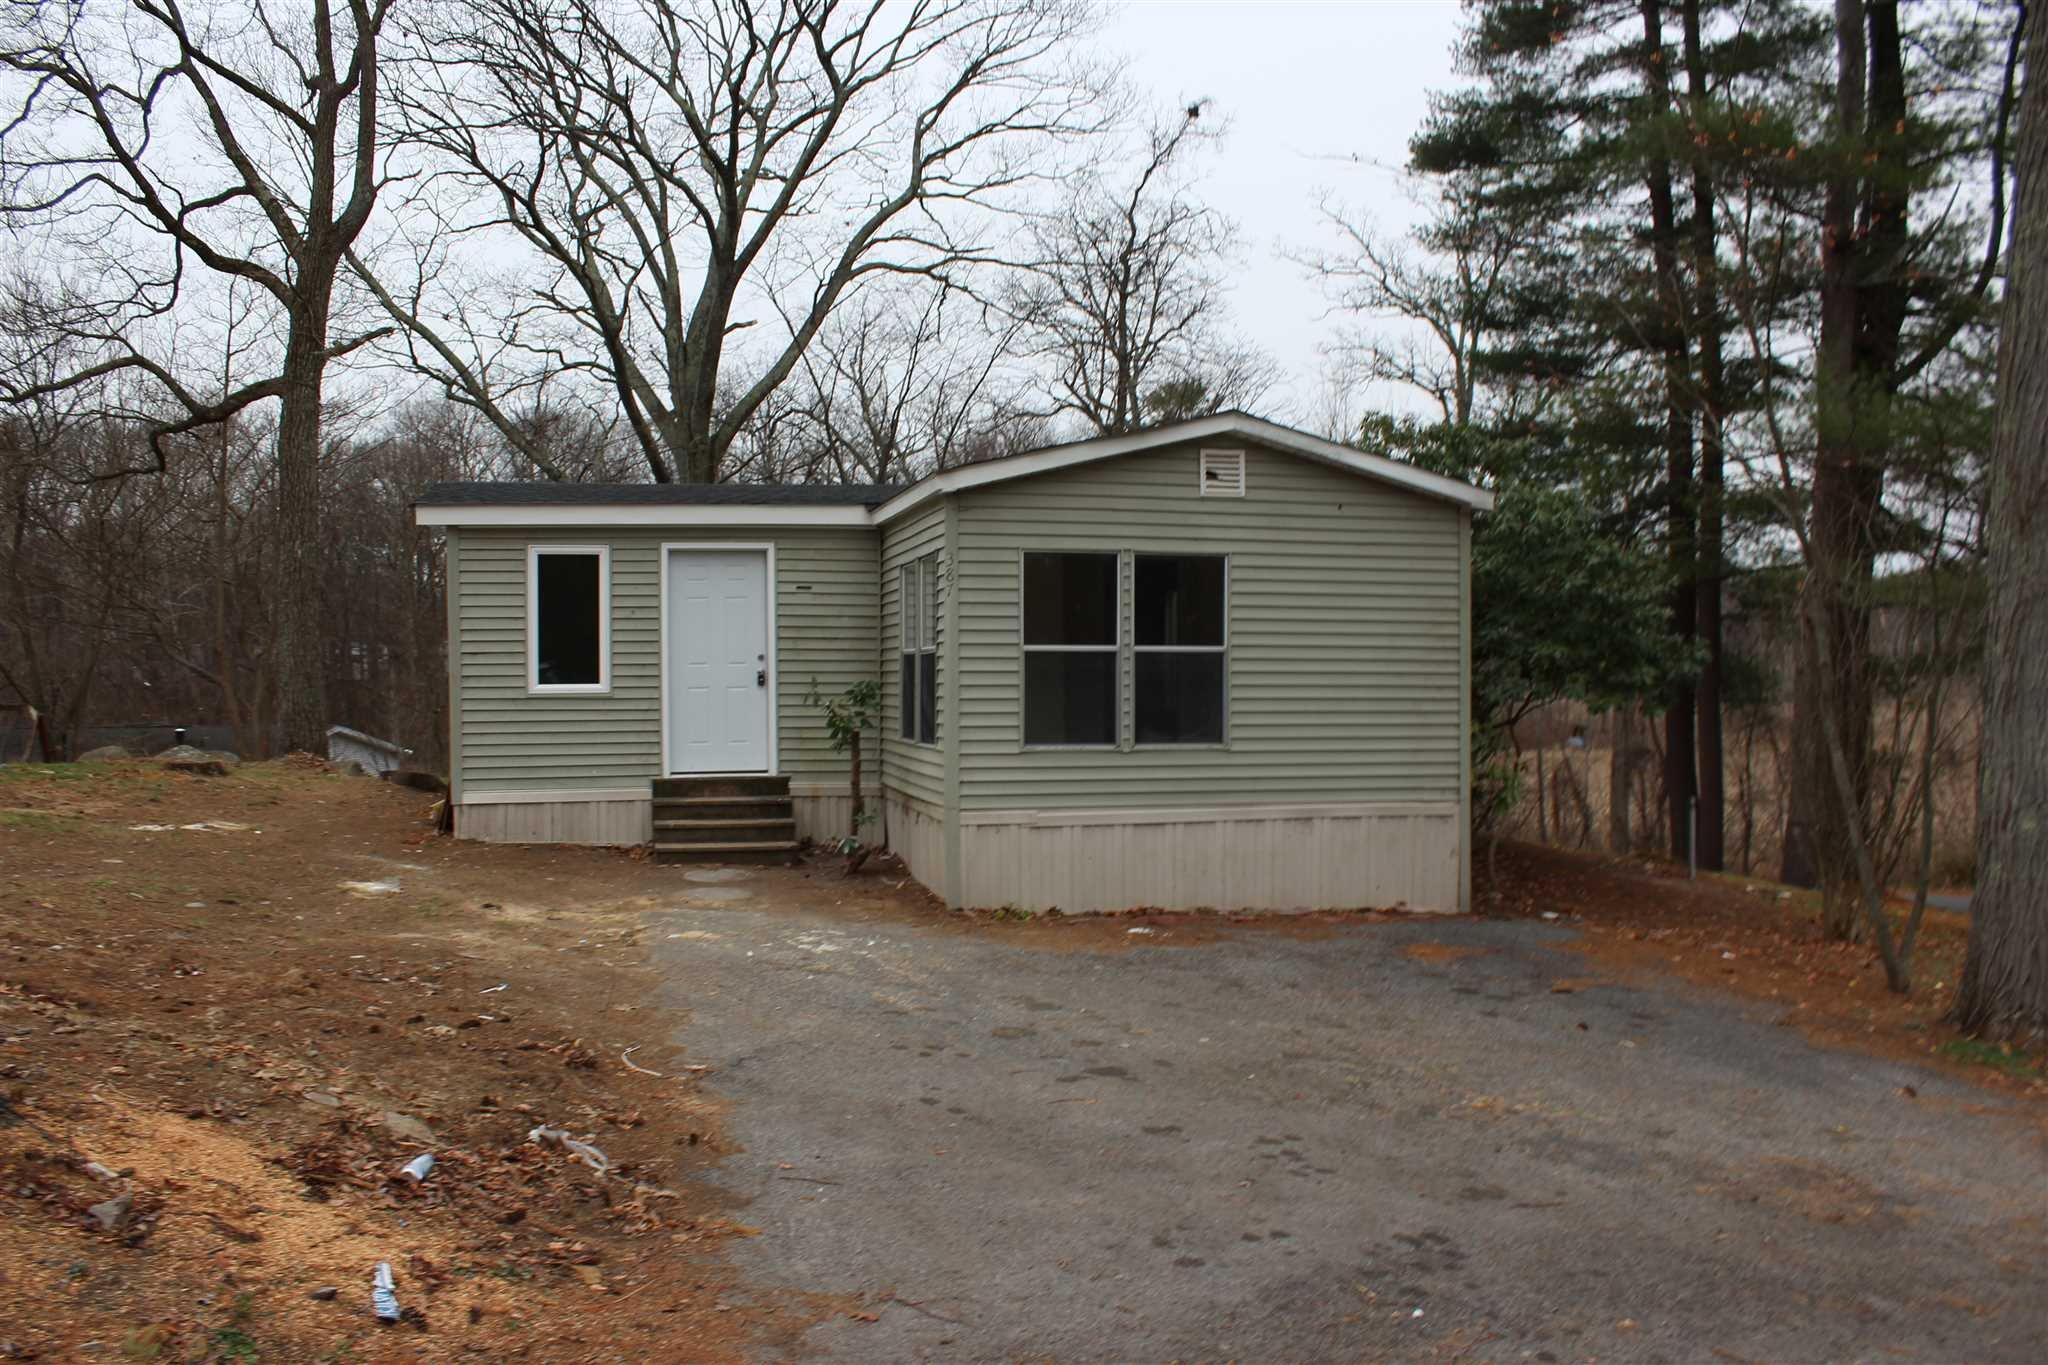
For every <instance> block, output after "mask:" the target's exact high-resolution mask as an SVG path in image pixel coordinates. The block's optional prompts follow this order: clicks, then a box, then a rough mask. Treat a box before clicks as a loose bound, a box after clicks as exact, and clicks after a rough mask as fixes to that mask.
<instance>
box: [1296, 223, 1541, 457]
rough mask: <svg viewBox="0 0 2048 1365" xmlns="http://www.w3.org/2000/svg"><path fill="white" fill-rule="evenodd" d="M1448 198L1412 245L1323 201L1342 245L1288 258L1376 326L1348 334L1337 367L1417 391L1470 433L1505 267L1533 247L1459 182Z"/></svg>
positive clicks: (1340, 305) (1337, 303) (1521, 227)
mask: <svg viewBox="0 0 2048 1365" xmlns="http://www.w3.org/2000/svg"><path fill="white" fill-rule="evenodd" d="M1442 193H1443V196H1444V199H1443V202H1442V203H1441V204H1440V205H1439V206H1438V211H1437V213H1436V215H1435V216H1434V217H1433V218H1432V219H1431V220H1430V221H1429V222H1428V223H1427V224H1425V225H1424V226H1423V227H1422V228H1420V229H1419V230H1418V231H1417V232H1416V233H1415V235H1414V243H1413V246H1411V245H1410V243H1408V242H1406V241H1402V240H1399V239H1396V238H1390V237H1387V236H1384V235H1383V234H1381V233H1379V232H1377V231H1375V230H1374V228H1373V226H1372V223H1371V221H1370V220H1369V219H1367V218H1365V217H1364V216H1363V215H1361V214H1358V213H1356V212H1354V211H1351V210H1347V209H1346V208H1345V207H1344V206H1343V205H1342V204H1340V203H1338V202H1337V201H1335V200H1333V199H1329V198H1325V199H1324V200H1323V201H1322V204H1321V205H1320V209H1321V213H1322V218H1323V221H1324V223H1325V224H1326V225H1327V226H1328V227H1329V228H1330V229H1332V231H1334V233H1335V234H1336V237H1337V245H1336V246H1335V247H1334V248H1326V249H1321V250H1309V249H1301V250H1296V251H1294V252H1292V253H1290V254H1291V256H1292V259H1293V260H1294V261H1295V262H1296V264H1298V265H1300V266H1301V267H1302V268H1303V269H1305V270H1306V271H1307V272H1308V273H1309V274H1310V275H1311V276H1312V277H1313V278H1314V279H1315V280H1316V281H1317V282H1318V283H1319V284H1320V285H1321V286H1322V289H1323V293H1324V295H1325V297H1327V298H1328V299H1329V300H1330V303H1331V305H1332V306H1333V307H1334V308H1336V309H1338V310H1341V311H1342V312H1346V313H1350V314H1354V315H1356V316H1358V317H1360V318H1362V319H1369V320H1371V321H1368V322H1361V323H1359V324H1356V325H1354V326H1352V327H1350V328H1347V329H1346V331H1345V332H1344V333H1343V334H1342V336H1341V340H1340V341H1339V342H1338V344H1337V346H1336V347H1335V348H1333V349H1334V352H1335V356H1334V358H1335V359H1337V360H1338V362H1339V363H1340V364H1342V365H1344V366H1345V367H1346V368H1348V369H1351V370H1353V371H1355V373H1356V374H1357V376H1358V377H1359V378H1360V379H1363V380H1365V381H1367V382H1372V383H1381V384H1392V385H1394V386H1396V387H1398V388H1404V389H1412V390H1414V391H1416V392H1417V393H1420V394H1422V395H1424V396H1425V397H1427V398H1428V399H1429V400H1430V401H1431V402H1433V403H1435V404H1436V406H1437V409H1438V411H1439V412H1441V413H1442V415H1443V420H1444V421H1445V422H1448V423H1451V424H1453V425H1455V426H1464V425H1466V424H1467V423H1469V422H1471V421H1472V420H1473V418H1474V416H1475V415H1476V414H1475V403H1476V401H1477V399H1478V397H1479V395H1480V392H1481V390H1482V375H1481V368H1482V367H1481V357H1482V354H1483V352H1484V350H1485V347H1486V345H1487V343H1488V342H1489V340H1491V339H1492V337H1493V333H1494V331H1495V329H1496V327H1497V325H1498V320H1499V317H1500V314H1501V312H1502V310H1503V305H1504V300H1505V299H1506V297H1507V294H1508V290H1509V282H1508V270H1509V267H1510V266H1511V265H1512V264H1513V263H1514V262H1515V260H1516V258H1517V256H1518V254H1520V253H1522V252H1524V251H1526V250H1527V249H1528V247H1529V245H1530V234H1529V233H1528V231H1527V230H1526V229H1527V227H1528V225H1527V224H1522V223H1517V222H1515V221H1513V220H1512V219H1511V218H1510V217H1509V216H1507V215H1505V214H1503V213H1502V212H1501V211H1500V210H1499V209H1498V208H1497V207H1495V206H1486V207H1484V208H1482V207H1481V206H1480V204H1478V203H1477V202H1476V201H1475V200H1474V198H1473V197H1472V196H1471V195H1469V193H1467V191H1466V190H1465V189H1464V188H1463V187H1461V186H1460V185H1458V184H1457V183H1452V184H1449V185H1447V186H1445V187H1444V189H1443V191H1442ZM1417 247H1419V248H1420V249H1421V251H1420V253H1418V252H1417V250H1416V249H1415V248H1417ZM1389 323H1393V324H1395V325H1396V327H1399V326H1400V325H1401V324H1413V325H1416V326H1419V327H1420V328H1421V329H1422V330H1423V332H1424V333H1425V334H1426V335H1425V336H1417V335H1414V334H1413V333H1412V332H1397V333H1395V334H1391V335H1390V334H1389V332H1388V331H1387V324H1389Z"/></svg>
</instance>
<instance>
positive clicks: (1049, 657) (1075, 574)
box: [1024, 552, 1122, 747]
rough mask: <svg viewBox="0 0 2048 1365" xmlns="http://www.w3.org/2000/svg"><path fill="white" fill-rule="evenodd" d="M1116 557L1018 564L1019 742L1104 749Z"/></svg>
mask: <svg viewBox="0 0 2048 1365" xmlns="http://www.w3.org/2000/svg"><path fill="white" fill-rule="evenodd" d="M1117 615H1118V613H1117V556H1116V555H1115V554H1114V553H1113V552H1112V553H1109V554H1026V555H1025V556H1024V742H1025V743H1026V744H1031V745H1038V744H1066V745H1096V746H1105V747H1106V746H1110V745H1114V744H1115V743H1116V742H1117V721H1118V714H1119V712H1120V710H1121V705H1122V697H1121V690H1120V687H1119V683H1118V677H1117V657H1118V654H1119V652H1120V651H1119V646H1120V644H1121V641H1120V639H1119V635H1120V632H1119V630H1118V625H1117Z"/></svg>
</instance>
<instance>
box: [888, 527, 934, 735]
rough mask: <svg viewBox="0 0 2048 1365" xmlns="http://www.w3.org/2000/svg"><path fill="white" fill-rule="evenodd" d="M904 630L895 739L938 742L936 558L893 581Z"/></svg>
mask: <svg viewBox="0 0 2048 1365" xmlns="http://www.w3.org/2000/svg"><path fill="white" fill-rule="evenodd" d="M896 603H897V615H898V617H899V618H901V621H902V627H903V638H902V651H901V652H902V671H901V674H900V680H901V685H902V697H903V718H902V725H901V730H900V733H901V734H902V736H903V738H905V739H907V740H911V741H913V742H914V743H918V744H936V743H938V739H939V700H938V684H939V557H938V556H937V555H926V556H925V557H924V558H922V559H919V560H916V561H914V562H912V563H909V564H905V565H904V566H903V567H902V568H901V569H899V570H897V575H896Z"/></svg>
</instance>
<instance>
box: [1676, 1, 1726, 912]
mask: <svg viewBox="0 0 2048 1365" xmlns="http://www.w3.org/2000/svg"><path fill="white" fill-rule="evenodd" d="M1701 5H1702V0H1685V73H1686V97H1687V101H1688V103H1689V105H1690V107H1691V110H1692V117H1693V120H1694V121H1695V125H1697V121H1698V120H1699V118H1700V117H1701V115H1702V113H1703V112H1704V110H1705V108H1706V105H1707V101H1708V99H1709V94H1708V89H1707V66H1706V57H1705V52H1704V50H1703V45H1702V42H1701V38H1700V9H1701ZM1699 142H1700V140H1699V137H1698V136H1697V135H1696V136H1695V137H1694V139H1693V145H1694V146H1695V147H1698V146H1699ZM1718 251H1719V232H1718V229H1717V228H1716V226H1715V222H1714V178H1713V173H1712V169H1711V167H1710V165H1709V164H1708V162H1707V160H1706V158H1705V157H1704V156H1700V155H1695V156H1694V157H1693V158H1692V261H1693V277H1694V286H1693V287H1694V298H1693V319H1694V321H1693V334H1694V345H1695V348H1696V352H1697V355H1698V383H1697V385H1696V389H1695V392H1694V394H1693V399H1694V404H1695V407H1696V408H1697V410H1698V417H1699V447H1700V450H1699V457H1700V458H1699V490H1698V510H1697V515H1698V523H1699V531H1698V542H1697V553H1696V557H1695V564H1694V584H1695V586H1694V594H1693V595H1694V606H1695V615H1694V620H1695V626H1696V629H1697V632H1698V635H1699V640H1700V645H1701V647H1702V649H1703V651H1704V658H1703V659H1702V661H1701V665H1700V676H1699V680H1698V682H1697V684H1696V685H1695V690H1694V698H1695V701H1694V705H1695V709H1696V712H1697V715H1696V719H1695V730H1696V733H1697V736H1698V752H1699V760H1698V786H1699V815H1698V822H1699V823H1698V831H1699V864H1700V866H1701V867H1703V868H1708V869H1711V870H1714V871H1719V870H1720V869H1721V868H1722V867H1724V866H1726V865H1727V840H1726V832H1725V831H1726V822H1727V785H1726V772H1725V763H1724V760H1723V755H1722V744H1723V739H1722V728H1721V579H1722V564H1721V556H1722V543H1721V540H1722V530H1721V516H1722V514H1721V494H1722V486H1723V469H1722V466H1723V463H1724V458H1723V457H1724V442H1723V438H1722V414H1723V413H1724V412H1725V410H1726V397H1725V393H1724V390H1725V383H1724V375H1723V370H1722V358H1721V292H1720V280H1719V273H1718V270H1717V265H1718V254H1717V253H1718Z"/></svg>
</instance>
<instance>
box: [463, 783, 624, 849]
mask: <svg viewBox="0 0 2048 1365" xmlns="http://www.w3.org/2000/svg"><path fill="white" fill-rule="evenodd" d="M455 835H456V837H457V838H459V839H481V840H483V841H484V842H486V843H492V844H644V843H647V842H648V841H649V840H651V839H652V838H653V837H654V803H653V801H652V800H650V799H649V798H648V797H647V796H645V795H641V796H639V797H636V798H634V799H631V800H597V801H587V800H586V801H577V800H550V801H497V800H494V801H489V802H472V801H464V802H461V803H459V804H458V805H457V806H456V807H455Z"/></svg>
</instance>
